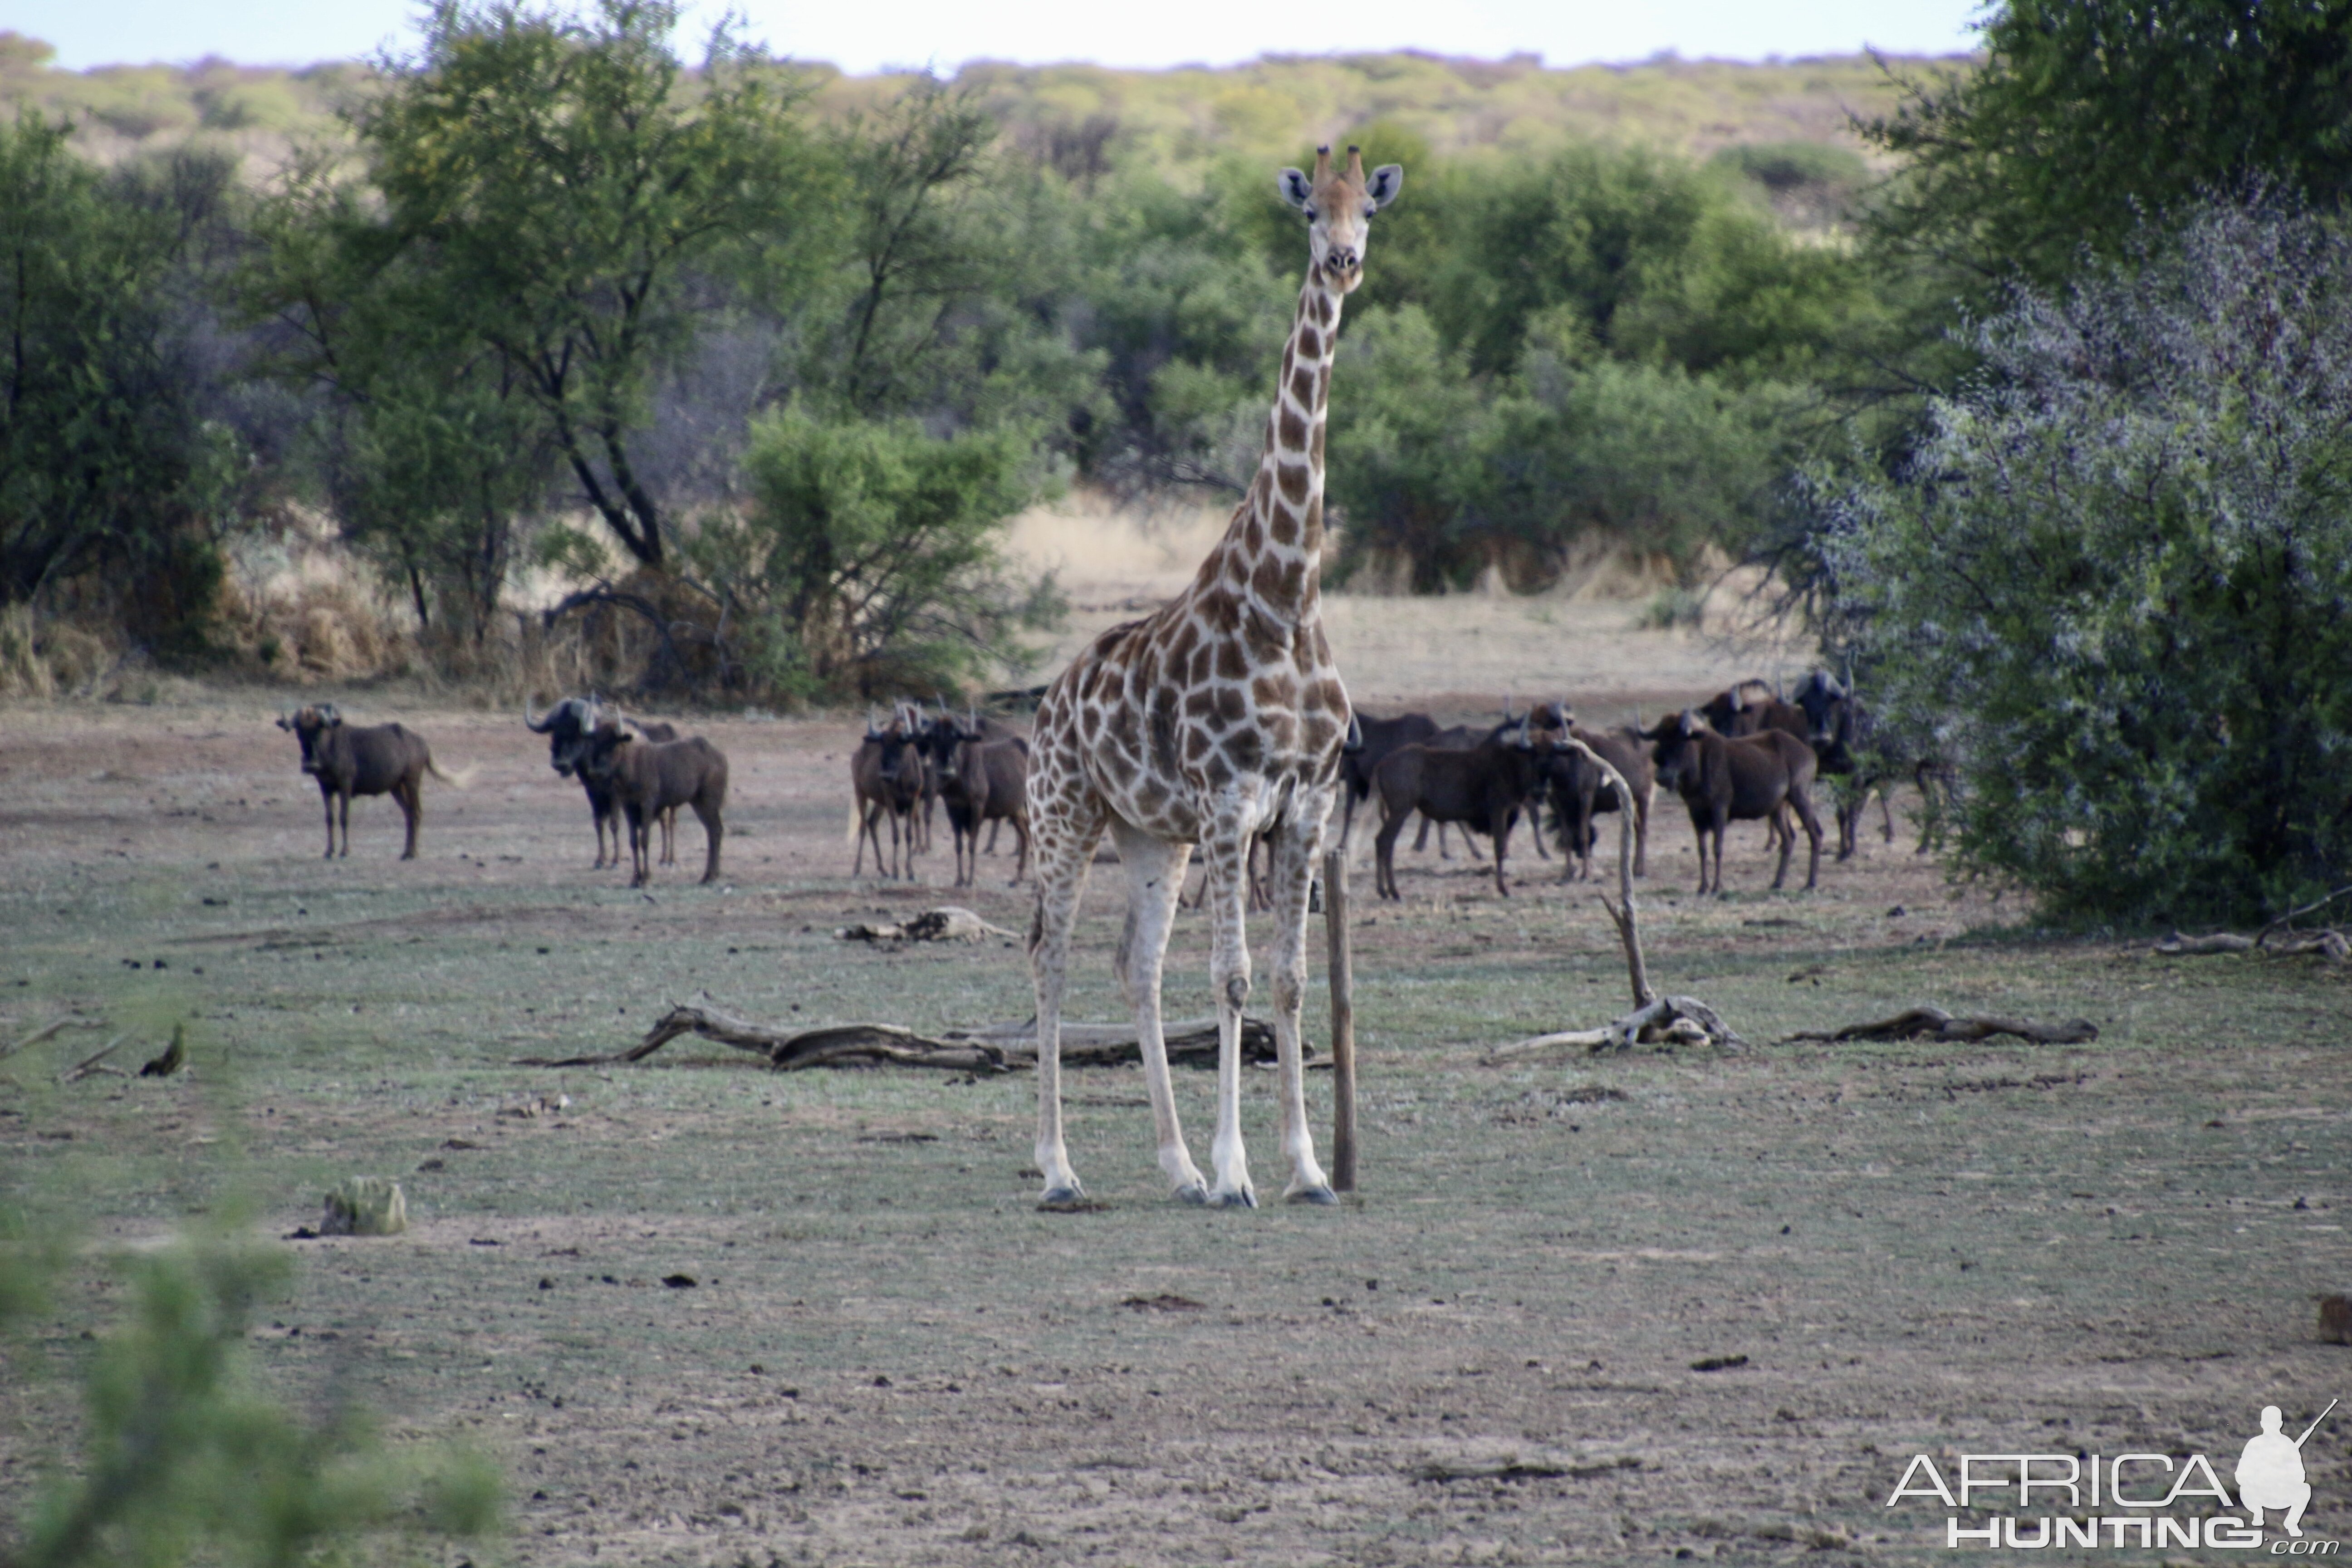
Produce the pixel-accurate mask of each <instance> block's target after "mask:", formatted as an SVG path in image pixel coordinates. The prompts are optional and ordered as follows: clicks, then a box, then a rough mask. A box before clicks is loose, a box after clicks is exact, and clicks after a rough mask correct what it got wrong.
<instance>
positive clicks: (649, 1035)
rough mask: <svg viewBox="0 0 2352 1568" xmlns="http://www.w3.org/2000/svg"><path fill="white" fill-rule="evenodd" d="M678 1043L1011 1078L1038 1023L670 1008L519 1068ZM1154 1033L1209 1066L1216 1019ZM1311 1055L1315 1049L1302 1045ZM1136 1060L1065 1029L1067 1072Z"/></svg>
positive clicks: (1027, 1058)
mask: <svg viewBox="0 0 2352 1568" xmlns="http://www.w3.org/2000/svg"><path fill="white" fill-rule="evenodd" d="M682 1035H698V1036H700V1037H702V1038H704V1039H706V1040H716V1041H717V1042H719V1044H720V1045H722V1046H732V1047H735V1048H736V1049H738V1050H742V1051H751V1052H753V1053H755V1054H757V1055H760V1056H763V1057H765V1058H768V1063H769V1065H770V1066H771V1067H773V1068H777V1069H779V1070H790V1069H796V1068H817V1067H875V1066H879V1065H882V1064H884V1063H890V1064H895V1065H897V1066H899V1067H916V1068H940V1069H942V1070H945V1071H949V1072H974V1073H979V1072H988V1073H997V1072H1010V1071H1013V1070H1014V1069H1017V1068H1034V1067H1035V1066H1036V1065H1037V1025H1036V1021H1035V1020H1034V1019H1031V1020H1027V1021H1025V1022H1021V1023H1010V1024H989V1025H983V1026H980V1027H978V1028H974V1029H950V1030H948V1031H946V1032H945V1033H944V1034H942V1035H941V1036H940V1037H936V1038H934V1037H930V1036H928V1035H919V1034H917V1033H915V1032H914V1031H913V1030H912V1029H902V1028H900V1027H899V1026H898V1025H896V1024H823V1025H819V1026H816V1027H814V1028H807V1029H779V1028H775V1027H772V1026H769V1025H766V1024H759V1023H754V1022H752V1021H751V1020H750V1019H748V1018H738V1017H736V1016H733V1015H731V1014H728V1013H722V1012H720V1011H719V1010H718V1009H717V1008H715V1007H709V1006H703V1005H694V1004H689V1003H678V1004H676V1005H672V1006H671V1008H670V1010H669V1011H668V1012H667V1013H666V1014H664V1015H663V1016H662V1017H661V1020H660V1021H659V1022H658V1023H656V1024H655V1025H654V1026H653V1027H652V1028H650V1029H648V1030H646V1037H645V1038H644V1039H642V1040H640V1041H638V1042H637V1043H636V1044H635V1046H632V1047H630V1048H629V1049H627V1050H625V1051H617V1052H614V1053H613V1054H611V1055H607V1056H588V1057H562V1058H548V1057H524V1058H520V1060H518V1061H517V1062H516V1064H515V1065H516V1066H518V1067H539V1068H576V1067H614V1066H618V1065H620V1064H623V1063H626V1062H635V1061H643V1060H644V1059H645V1058H647V1057H649V1056H651V1055H653V1054H654V1053H655V1052H656V1051H657V1050H659V1049H661V1048H662V1047H664V1046H666V1045H667V1044H669V1043H670V1042H671V1041H672V1040H675V1039H677V1038H678V1037H680V1036H682ZM1162 1035H1163V1037H1164V1038H1165V1039H1166V1041H1167V1045H1168V1058H1169V1060H1171V1061H1174V1062H1188V1063H1195V1064H1200V1063H1205V1064H1207V1065H1211V1066H1213V1065H1215V1062H1216V1058H1217V1021H1216V1020H1215V1019H1214V1018H1196V1019H1188V1020H1185V1021H1183V1022H1181V1023H1173V1024H1170V1025H1167V1026H1165V1027H1164V1029H1163V1030H1162ZM1307 1054H1308V1055H1310V1056H1311V1055H1313V1054H1314V1053H1313V1047H1307ZM1242 1058H1243V1059H1244V1060H1245V1061H1251V1062H1262V1061H1263V1062H1270V1061H1272V1060H1274V1059H1275V1049H1274V1027H1273V1026H1272V1025H1270V1024H1268V1023H1266V1022H1265V1020H1264V1019H1261V1018H1244V1019H1243V1020H1242ZM1142 1059H1143V1052H1142V1048H1141V1047H1140V1046H1139V1044H1138V1041H1137V1037H1136V1032H1135V1026H1134V1025H1132V1024H1065V1025H1064V1026H1062V1062H1063V1065H1065V1066H1066V1067H1112V1066H1117V1065H1118V1064H1120V1063H1124V1062H1136V1061H1140V1060H1142Z"/></svg>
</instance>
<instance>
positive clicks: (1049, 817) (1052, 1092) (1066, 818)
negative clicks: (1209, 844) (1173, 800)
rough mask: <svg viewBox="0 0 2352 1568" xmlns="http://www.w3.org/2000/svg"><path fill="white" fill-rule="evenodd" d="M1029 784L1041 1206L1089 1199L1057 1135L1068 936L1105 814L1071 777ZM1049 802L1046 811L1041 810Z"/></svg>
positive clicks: (1031, 944) (1031, 966) (1031, 952)
mask: <svg viewBox="0 0 2352 1568" xmlns="http://www.w3.org/2000/svg"><path fill="white" fill-rule="evenodd" d="M1040 784H1042V785H1043V788H1037V787H1036V786H1037V785H1040ZM1032 785H1033V791H1034V793H1033V794H1032V795H1031V797H1030V798H1031V803H1032V812H1033V831H1034V844H1033V853H1034V856H1035V858H1036V883H1037V902H1036V905H1035V912H1034V914H1032V915H1031V917H1030V922H1029V973H1030V977H1031V979H1032V981H1033V983H1034V985H1035V987H1036V994H1037V1145H1036V1159H1037V1169H1038V1170H1039V1171H1040V1172H1041V1173H1043V1174H1044V1177H1045V1193H1044V1194H1043V1197H1042V1201H1043V1202H1045V1203H1048V1204H1066V1203H1076V1201H1078V1200H1079V1199H1080V1198H1083V1197H1084V1196H1086V1189H1085V1188H1084V1187H1082V1186H1081V1185H1079V1184H1078V1176H1077V1173H1076V1171H1075V1170H1073V1169H1072V1168H1071V1165H1070V1152H1069V1148H1068V1146H1067V1144H1066V1142H1065V1141H1064V1138H1063V1133H1062V998H1063V995H1064V994H1065V992H1066V990H1067V989H1068V984H1069V963H1070V931H1071V928H1072V927H1073V926H1074V925H1075V924H1076V921H1077V913H1078V897H1079V895H1080V894H1081V893H1083V892H1084V891H1085V890H1086V884H1087V870H1088V868H1090V867H1092V865H1093V864H1094V858H1095V845H1096V843H1097V841H1098V840H1099V839H1100V838H1101V837H1102V832H1103V819H1104V816H1105V813H1104V810H1103V806H1102V803H1101V802H1100V801H1099V800H1097V799H1096V798H1095V797H1094V796H1093V795H1092V793H1091V792H1089V791H1087V789H1086V788H1085V786H1084V785H1083V784H1078V783H1077V782H1076V781H1075V780H1067V779H1040V778H1035V777H1033V779H1032ZM1056 797H1058V798H1056ZM1049 801H1050V805H1049V806H1048V808H1047V809H1042V810H1041V809H1038V807H1039V805H1041V804H1045V803H1047V802H1049Z"/></svg>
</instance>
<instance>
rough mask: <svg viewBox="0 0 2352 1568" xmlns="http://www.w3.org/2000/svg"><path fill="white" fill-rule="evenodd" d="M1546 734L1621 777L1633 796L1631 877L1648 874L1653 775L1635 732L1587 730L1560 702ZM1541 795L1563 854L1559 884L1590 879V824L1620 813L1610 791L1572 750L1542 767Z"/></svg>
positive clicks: (1554, 754) (1555, 753) (1593, 830)
mask: <svg viewBox="0 0 2352 1568" xmlns="http://www.w3.org/2000/svg"><path fill="white" fill-rule="evenodd" d="M1549 717H1550V719H1551V722H1550V724H1549V726H1548V727H1549V728H1550V729H1552V730H1555V731H1561V732H1564V733H1565V734H1566V735H1567V736H1568V737H1569V738H1570V739H1571V740H1577V741H1581V742H1584V743H1585V744H1586V745H1588V746H1590V747H1591V748H1592V749H1593V750H1594V751H1595V752H1599V753H1601V756H1602V757H1603V758H1604V759H1606V760H1607V762H1608V763H1609V765H1610V766H1612V767H1613V768H1615V769H1616V770H1617V772H1618V773H1620V774H1621V775H1622V776H1623V778H1624V780H1625V784H1626V786H1627V787H1628V788H1630V789H1631V790H1632V791H1633V806H1632V810H1633V875H1635V876H1636V877H1646V876H1648V875H1649V874H1650V804H1651V802H1652V800H1653V799H1654V798H1655V796H1656V795H1657V793H1658V770H1657V768H1656V766H1655V764H1654V763H1652V762H1651V761H1650V748H1649V745H1648V743H1647V742H1644V741H1643V739H1642V735H1641V731H1638V730H1635V729H1633V727H1632V726H1630V725H1629V726H1627V727H1625V728H1623V729H1621V730H1588V729H1586V728H1584V727H1583V726H1582V725H1580V724H1579V723H1577V722H1576V721H1575V716H1574V715H1573V714H1572V713H1570V710H1569V706H1568V704H1567V703H1565V702H1555V703H1553V704H1552V705H1551V713H1550V715H1549ZM1542 768H1543V775H1544V783H1545V785H1546V794H1547V795H1549V805H1550V806H1551V814H1552V822H1551V826H1552V833H1553V837H1554V839H1555V841H1556V842H1558V844H1559V847H1560V848H1561V849H1562V850H1563V851H1565V854H1564V857H1563V859H1562V863H1561V865H1560V868H1559V879H1560V880H1561V881H1563V882H1565V881H1569V880H1571V879H1574V878H1577V877H1580V876H1581V877H1589V876H1591V874H1592V843H1593V840H1594V838H1595V837H1598V834H1599V829H1598V827H1597V826H1596V825H1595V824H1594V822H1593V818H1594V817H1596V816H1600V815H1601V813H1602V812H1607V811H1618V810H1622V809H1624V806H1623V803H1622V802H1620V801H1619V800H1618V798H1617V791H1616V788H1615V786H1613V785H1612V784H1610V783H1609V782H1608V779H1607V777H1606V776H1605V775H1604V774H1603V773H1601V770H1600V769H1599V768H1596V767H1594V766H1593V765H1592V763H1591V760H1590V759H1589V758H1587V757H1586V756H1585V754H1584V753H1583V752H1580V751H1578V750H1577V749H1576V748H1575V747H1573V746H1560V747H1555V748H1553V749H1552V750H1551V751H1549V752H1547V753H1546V754H1545V756H1544V758H1543V763H1542Z"/></svg>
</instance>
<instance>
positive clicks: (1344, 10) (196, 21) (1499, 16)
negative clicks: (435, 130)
mask: <svg viewBox="0 0 2352 1568" xmlns="http://www.w3.org/2000/svg"><path fill="white" fill-rule="evenodd" d="M726 8H727V7H726V6H725V5H723V4H713V3H710V0H704V3H702V4H700V5H696V6H695V7H694V8H693V9H692V10H690V11H689V12H688V25H687V27H686V28H685V29H684V30H683V32H684V36H682V37H681V38H680V45H681V52H682V53H686V54H688V55H689V56H690V55H693V54H695V53H697V52H698V44H699V39H700V37H701V34H702V33H703V31H704V30H705V29H707V27H708V26H709V19H710V18H711V17H714V16H718V15H719V13H720V12H721V11H722V10H724V9H726ZM733 9H734V10H735V11H737V12H738V13H739V14H740V15H741V16H744V17H746V18H747V19H748V23H749V25H748V26H746V27H744V28H743V29H742V31H743V34H744V36H746V37H750V38H751V39H754V40H764V41H765V42H766V43H767V44H768V46H769V47H770V48H771V49H772V50H773V51H774V52H775V53H777V54H781V55H789V56H792V57H793V58H798V59H803V60H809V61H817V60H824V61H830V62H831V63H833V64H835V65H837V66H840V67H841V68H844V69H845V70H848V71H852V72H856V73H858V74H865V73H867V72H871V71H875V70H877V69H880V68H884V67H886V66H887V67H921V66H929V67H931V68H934V69H937V70H939V71H940V72H941V73H943V74H944V73H950V72H952V71H953V70H954V69H955V68H957V67H958V66H960V65H961V64H962V63H963V62H964V61H966V60H970V59H977V58H987V59H1000V60H1015V61H1019V62H1022V63H1024V64H1044V63H1047V62H1052V61H1057V60H1091V61H1094V62H1097V63H1098V64H1102V65H1110V66H1123V67H1140V68H1152V67H1164V66H1171V65H1179V64H1187V63H1199V64H1205V65H1230V64H1233V63H1234V62H1237V61H1241V60H1247V59H1253V58H1256V57H1257V56H1259V55H1261V54H1270V53H1271V54H1334V53H1349V52H1355V51H1359V50H1375V49H1391V48H1418V49H1426V50H1431V51H1433V52H1435V53H1439V54H1448V55H1471V56H1476V57H1479V58H1498V57H1500V56H1503V55H1507V54H1511V53H1514V52H1517V51H1521V50H1527V51H1531V52H1533V53H1536V54H1539V55H1541V56H1542V57H1543V58H1544V60H1545V63H1547V64H1549V65H1553V66H1570V65H1581V64H1585V63H1587V62H1590V61H1595V60H1601V61H1611V62H1624V61H1633V60H1640V59H1645V58H1648V57H1650V56H1652V55H1654V54H1656V53H1658V52H1659V51H1661V50H1666V49H1671V50H1674V51H1675V52H1676V53H1678V54H1680V55H1682V56H1684V57H1685V58H1693V59H1696V58H1717V59H1745V60H1759V59H1763V58H1766V57H1768V56H1771V55H1782V56H1799V55H1821V54H1849V53H1852V52H1853V51H1854V50H1857V49H1859V48H1861V47H1864V46H1865V45H1868V46H1870V47H1874V48H1878V49H1881V50H1885V51H1886V52H1888V53H1890V54H1948V53H1952V52H1954V51H1957V50H1961V49H1966V48H1969V47H1973V42H1974V39H1973V35H1971V34H1970V32H1969V26H1968V25H1969V22H1970V20H1971V19H1973V18H1975V17H1977V16H1979V15H1980V14H1981V11H1982V7H1981V6H1980V5H1979V3H1978V0H1870V3H1868V4H1864V0H1808V3H1804V4H1798V3H1795V0H1613V3H1610V4H1596V3H1593V0H1414V3H1412V4H1407V3H1406V0H1356V3H1354V4H1349V5H1331V4H1328V3H1326V4H1320V5H1268V4H1266V0H1174V3H1172V4H1165V5H1149V4H1147V5H1139V4H1136V3H1134V0H1108V3H1104V0H1087V3H1079V0H994V3H990V0H979V3H974V0H887V3H885V4H879V5H877V4H871V3H867V4H855V3H853V4H846V5H845V4H839V3H835V4H832V5H789V4H785V3H784V0H739V3H738V4H736V5H734V6H733ZM418 10H419V8H418V7H417V6H416V5H415V4H414V3H413V0H327V3H326V4H323V5H322V4H320V3H319V0H234V3H232V0H103V3H101V4H98V5H92V4H90V3H89V0H0V30H6V29H13V30H15V31H16V32H19V33H26V34H30V35H31V36H33V37H37V38H45V39H47V41H48V42H50V43H52V44H55V45H56V46H57V47H58V58H57V61H56V63H57V64H58V65H60V66H64V67H66V68H68V69H73V70H79V69H83V68H87V67H89V66H96V65H115V64H145V63H147V62H150V61H164V62H168V63H173V64H184V63H187V62H189V61H193V60H196V59H199V58H203V57H204V56H205V55H221V56H224V57H226V58H229V59H232V60H235V61H236V62H238V63H239V64H242V65H306V64H310V63H311V62H314V61H318V60H327V59H348V58H357V57H361V56H364V55H368V54H371V53H373V51H374V50H375V49H377V48H378V47H382V46H383V45H386V44H390V45H393V46H394V47H407V46H408V45H410V44H412V43H413V42H414V40H415V31H414V28H413V26H412V23H413V21H414V19H415V16H416V15H417V14H418Z"/></svg>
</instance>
